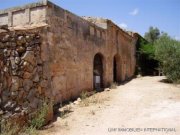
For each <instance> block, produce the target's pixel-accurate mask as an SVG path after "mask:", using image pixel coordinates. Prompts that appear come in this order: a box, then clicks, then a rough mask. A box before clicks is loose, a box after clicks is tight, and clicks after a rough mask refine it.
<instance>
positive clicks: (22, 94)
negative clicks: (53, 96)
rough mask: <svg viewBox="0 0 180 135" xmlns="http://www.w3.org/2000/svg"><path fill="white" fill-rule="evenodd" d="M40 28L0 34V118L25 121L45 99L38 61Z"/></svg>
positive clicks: (42, 78)
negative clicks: (0, 116)
mask: <svg viewBox="0 0 180 135" xmlns="http://www.w3.org/2000/svg"><path fill="white" fill-rule="evenodd" d="M42 30H43V29H42V28H36V29H34V30H25V31H22V30H21V31H9V32H3V33H0V95H1V100H0V104H1V108H0V109H1V110H0V112H1V114H0V115H2V117H3V119H16V118H17V119H20V118H23V121H25V120H26V119H27V118H31V114H33V112H35V111H36V110H37V109H38V108H40V107H41V106H42V103H43V102H44V101H45V99H48V98H47V96H46V93H47V92H46V91H45V90H47V89H48V88H47V80H46V78H44V77H43V74H44V72H43V61H42V60H41V45H42V40H43V39H42V36H41V35H43V34H42ZM49 97H50V95H49ZM48 100H49V99H48Z"/></svg>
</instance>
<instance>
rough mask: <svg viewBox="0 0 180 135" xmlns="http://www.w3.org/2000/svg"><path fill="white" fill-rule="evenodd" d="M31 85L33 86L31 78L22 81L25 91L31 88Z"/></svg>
mask: <svg viewBox="0 0 180 135" xmlns="http://www.w3.org/2000/svg"><path fill="white" fill-rule="evenodd" d="M32 86H33V82H32V81H31V80H29V79H25V80H24V81H23V87H24V90H25V91H29V90H30V89H31V88H32Z"/></svg>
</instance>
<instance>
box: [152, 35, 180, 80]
mask: <svg viewBox="0 0 180 135" xmlns="http://www.w3.org/2000/svg"><path fill="white" fill-rule="evenodd" d="M155 56H156V59H157V60H158V61H159V62H160V65H161V68H162V71H163V73H164V74H165V75H166V76H167V78H168V79H169V80H171V81H173V82H180V42H179V41H176V40H174V39H172V38H170V37H169V36H168V35H167V34H163V35H162V36H161V37H160V38H159V39H158V40H157V41H156V42H155Z"/></svg>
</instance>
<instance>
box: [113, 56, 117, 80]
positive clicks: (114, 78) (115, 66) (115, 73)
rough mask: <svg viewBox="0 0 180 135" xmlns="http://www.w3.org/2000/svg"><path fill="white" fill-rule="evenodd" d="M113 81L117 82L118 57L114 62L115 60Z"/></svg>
mask: <svg viewBox="0 0 180 135" xmlns="http://www.w3.org/2000/svg"><path fill="white" fill-rule="evenodd" d="M113 81H114V82H117V62H116V57H114V60H113Z"/></svg>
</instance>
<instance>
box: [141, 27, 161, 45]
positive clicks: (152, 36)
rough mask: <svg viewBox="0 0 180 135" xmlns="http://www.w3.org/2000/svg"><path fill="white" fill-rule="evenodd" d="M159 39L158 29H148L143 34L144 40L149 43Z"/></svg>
mask: <svg viewBox="0 0 180 135" xmlns="http://www.w3.org/2000/svg"><path fill="white" fill-rule="evenodd" d="M159 37H160V31H159V29H158V28H153V27H152V26H151V27H150V28H149V31H148V32H146V33H145V35H144V38H145V39H146V40H147V41H149V42H150V43H154V42H155V41H156V40H157V39H158V38H159Z"/></svg>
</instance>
